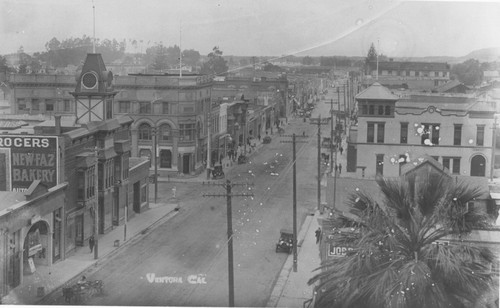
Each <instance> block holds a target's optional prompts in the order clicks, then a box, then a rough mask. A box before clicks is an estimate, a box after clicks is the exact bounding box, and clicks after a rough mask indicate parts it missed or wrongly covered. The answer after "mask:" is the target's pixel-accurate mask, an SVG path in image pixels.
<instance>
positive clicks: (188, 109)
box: [182, 106, 194, 113]
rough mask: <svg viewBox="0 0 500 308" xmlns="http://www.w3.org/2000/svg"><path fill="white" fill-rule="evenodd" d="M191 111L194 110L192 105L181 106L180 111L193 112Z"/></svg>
mask: <svg viewBox="0 0 500 308" xmlns="http://www.w3.org/2000/svg"><path fill="white" fill-rule="evenodd" d="M193 112H194V107H193V106H184V107H183V108H182V113H193Z"/></svg>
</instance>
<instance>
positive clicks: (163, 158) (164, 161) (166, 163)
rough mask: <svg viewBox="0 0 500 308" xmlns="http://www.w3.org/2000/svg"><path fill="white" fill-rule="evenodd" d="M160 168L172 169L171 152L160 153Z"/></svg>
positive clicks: (163, 151) (162, 151)
mask: <svg viewBox="0 0 500 308" xmlns="http://www.w3.org/2000/svg"><path fill="white" fill-rule="evenodd" d="M160 168H172V152H171V151H170V150H161V151H160Z"/></svg>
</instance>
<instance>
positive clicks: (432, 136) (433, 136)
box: [420, 123, 440, 145]
mask: <svg viewBox="0 0 500 308" xmlns="http://www.w3.org/2000/svg"><path fill="white" fill-rule="evenodd" d="M422 125H423V128H420V129H421V144H425V145H438V144H439V129H440V126H439V124H426V123H423V124H422Z"/></svg>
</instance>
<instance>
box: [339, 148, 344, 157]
mask: <svg viewBox="0 0 500 308" xmlns="http://www.w3.org/2000/svg"><path fill="white" fill-rule="evenodd" d="M339 151H340V155H342V152H343V151H344V148H343V147H342V146H341V147H340V149H339Z"/></svg>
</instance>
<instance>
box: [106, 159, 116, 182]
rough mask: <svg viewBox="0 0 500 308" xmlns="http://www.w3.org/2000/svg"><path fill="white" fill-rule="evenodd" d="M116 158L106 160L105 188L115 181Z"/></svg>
mask: <svg viewBox="0 0 500 308" xmlns="http://www.w3.org/2000/svg"><path fill="white" fill-rule="evenodd" d="M114 166H115V163H114V159H113V158H111V159H108V160H106V161H105V162H104V188H109V187H111V186H113V185H114V183H115V171H114Z"/></svg>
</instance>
